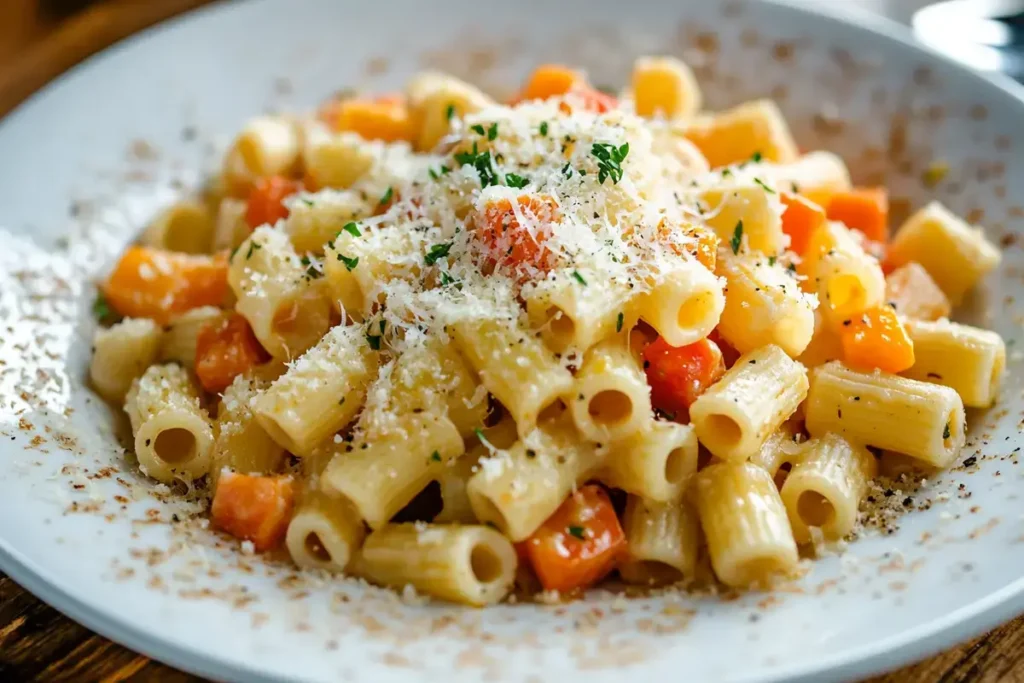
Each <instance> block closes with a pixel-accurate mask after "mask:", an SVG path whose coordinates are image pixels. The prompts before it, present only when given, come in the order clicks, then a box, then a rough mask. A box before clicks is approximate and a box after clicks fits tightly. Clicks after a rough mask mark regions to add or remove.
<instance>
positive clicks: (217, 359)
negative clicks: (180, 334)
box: [195, 313, 270, 394]
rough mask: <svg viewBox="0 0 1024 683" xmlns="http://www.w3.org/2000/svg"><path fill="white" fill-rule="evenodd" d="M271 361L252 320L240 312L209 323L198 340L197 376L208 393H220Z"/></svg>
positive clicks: (202, 329)
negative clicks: (258, 338) (251, 322)
mask: <svg viewBox="0 0 1024 683" xmlns="http://www.w3.org/2000/svg"><path fill="white" fill-rule="evenodd" d="M268 360H270V355H269V354H268V353H267V352H266V351H265V350H264V349H263V347H262V346H260V343H259V341H257V339H256V335H254V334H253V332H252V328H251V327H249V321H248V320H246V319H245V318H244V317H242V316H241V315H240V314H238V313H234V314H232V315H231V317H229V318H227V319H226V320H218V321H214V322H210V323H207V324H205V325H203V326H202V327H201V328H199V335H198V336H197V338H196V359H195V368H196V376H198V377H199V382H200V384H202V385H203V388H204V389H206V390H207V391H210V392H213V393H218V394H219V393H220V392H222V391H224V390H225V389H227V388H228V386H229V385H230V384H231V383H232V382H233V381H234V380H235V377H237V376H238V375H240V374H242V373H243V372H246V371H247V370H250V369H251V368H254V367H256V366H257V365H260V364H262V363H265V362H267V361H268Z"/></svg>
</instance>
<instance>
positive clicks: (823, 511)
mask: <svg viewBox="0 0 1024 683" xmlns="http://www.w3.org/2000/svg"><path fill="white" fill-rule="evenodd" d="M877 471H878V465H877V464H876V463H875V456H874V455H872V454H871V453H870V452H869V451H868V450H867V448H865V447H864V446H861V445H859V444H855V443H851V442H849V441H847V440H846V439H844V438H843V437H842V436H839V435H838V434H825V435H824V436H822V437H820V438H816V439H812V440H811V441H809V442H808V443H807V444H806V445H805V446H804V448H803V457H801V458H800V461H799V462H797V464H796V465H795V466H794V467H793V471H792V472H790V473H789V475H788V476H787V477H786V481H785V483H784V484H783V485H782V490H781V494H782V502H783V503H785V505H786V510H787V512H788V513H789V521H790V524H791V526H792V527H793V537H794V538H796V540H797V542H799V543H806V542H808V541H810V540H811V527H817V528H819V529H821V532H822V533H823V534H824V536H825V538H826V539H828V540H835V539H837V538H842V537H843V536H845V535H846V534H848V533H850V532H851V531H853V526H854V524H855V523H856V521H857V508H858V507H859V506H860V501H861V499H862V498H863V497H864V494H865V493H866V492H867V488H868V483H869V482H870V481H871V479H873V478H874V476H875V474H877Z"/></svg>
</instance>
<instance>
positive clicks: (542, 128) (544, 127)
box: [540, 121, 548, 137]
mask: <svg viewBox="0 0 1024 683" xmlns="http://www.w3.org/2000/svg"><path fill="white" fill-rule="evenodd" d="M540 134H541V135H543V136H545V137H547V134H548V122H547V121H541V122H540Z"/></svg>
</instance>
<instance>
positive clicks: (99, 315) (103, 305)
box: [92, 292, 111, 320]
mask: <svg viewBox="0 0 1024 683" xmlns="http://www.w3.org/2000/svg"><path fill="white" fill-rule="evenodd" d="M110 312H111V311H110V304H108V303H107V297H105V296H103V292H99V293H97V294H96V301H94V302H92V314H93V315H94V316H96V319H97V320H106V319H107V318H109V317H110Z"/></svg>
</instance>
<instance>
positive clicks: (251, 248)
mask: <svg viewBox="0 0 1024 683" xmlns="http://www.w3.org/2000/svg"><path fill="white" fill-rule="evenodd" d="M262 248H263V245H262V244H257V243H256V242H249V251H247V252H245V260H246V261H248V260H249V259H251V258H252V253H253V252H254V251H259V250H260V249H262Z"/></svg>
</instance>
